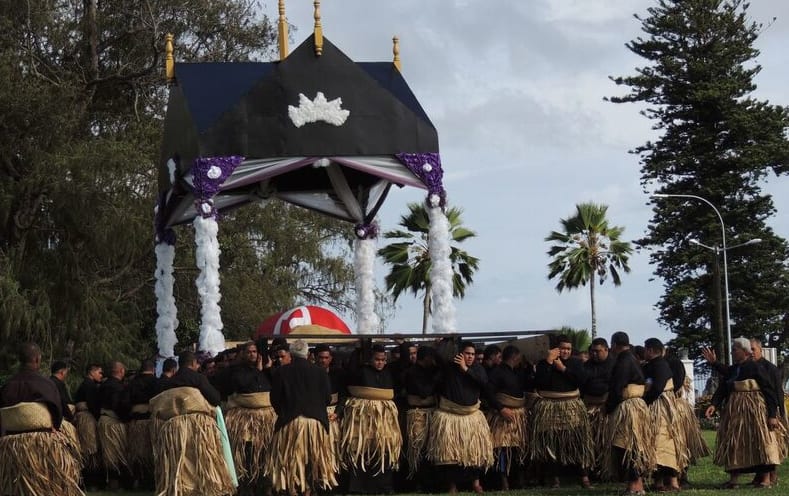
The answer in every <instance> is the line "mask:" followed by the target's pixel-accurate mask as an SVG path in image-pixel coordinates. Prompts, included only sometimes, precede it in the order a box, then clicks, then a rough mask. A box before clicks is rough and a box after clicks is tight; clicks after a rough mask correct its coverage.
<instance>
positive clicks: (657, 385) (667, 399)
mask: <svg viewBox="0 0 789 496" xmlns="http://www.w3.org/2000/svg"><path fill="white" fill-rule="evenodd" d="M663 353H664V347H663V343H661V342H660V340H659V339H657V338H649V339H647V340H646V341H645V342H644V356H645V358H646V363H645V364H644V376H645V379H646V383H647V390H646V392H645V393H644V402H645V403H646V404H647V406H648V407H649V410H650V413H651V417H652V428H653V435H654V436H655V448H656V453H657V471H656V473H655V482H656V483H655V487H656V488H657V489H658V490H659V491H660V490H668V491H679V489H680V487H679V474H680V473H681V472H682V471H684V470H685V468H687V464H688V453H687V440H686V438H685V431H684V430H683V429H682V426H681V425H680V423H679V422H677V419H678V409H677V404H676V402H677V397H676V395H675V394H674V380H673V373H672V371H671V367H670V366H669V364H668V362H667V361H666V359H665V358H664V357H663Z"/></svg>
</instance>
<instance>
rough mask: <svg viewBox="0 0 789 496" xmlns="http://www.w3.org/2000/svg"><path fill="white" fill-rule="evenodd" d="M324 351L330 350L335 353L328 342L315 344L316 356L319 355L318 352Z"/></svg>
mask: <svg viewBox="0 0 789 496" xmlns="http://www.w3.org/2000/svg"><path fill="white" fill-rule="evenodd" d="M324 351H328V352H329V353H330V354H333V353H332V352H331V348H330V347H329V345H328V344H319V345H317V346H315V356H318V353H323V352H324Z"/></svg>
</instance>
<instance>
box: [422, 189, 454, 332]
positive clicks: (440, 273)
mask: <svg viewBox="0 0 789 496" xmlns="http://www.w3.org/2000/svg"><path fill="white" fill-rule="evenodd" d="M427 203H428V205H427V215H428V218H429V219H430V232H429V234H428V250H429V251H430V264H431V265H430V290H431V292H432V294H431V297H432V303H433V306H432V308H433V332H436V333H441V332H454V331H455V330H456V327H457V326H456V324H455V302H454V300H453V294H454V284H453V276H454V272H453V270H452V261H451V260H450V258H449V257H450V255H451V254H452V246H451V245H450V241H451V235H450V232H449V220H448V219H447V216H446V215H444V211H443V210H442V208H441V205H440V198H439V197H438V195H435V194H433V195H430V196H429V197H428V200H427Z"/></svg>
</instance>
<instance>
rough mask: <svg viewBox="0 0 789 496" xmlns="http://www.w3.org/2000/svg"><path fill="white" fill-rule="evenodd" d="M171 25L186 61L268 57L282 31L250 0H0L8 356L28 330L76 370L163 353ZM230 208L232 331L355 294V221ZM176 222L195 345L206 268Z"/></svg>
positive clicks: (186, 329) (6, 360)
mask: <svg viewBox="0 0 789 496" xmlns="http://www.w3.org/2000/svg"><path fill="white" fill-rule="evenodd" d="M168 32H170V33H174V35H175V42H176V58H177V59H178V60H179V61H204V60H211V61H231V60H233V61H245V60H260V59H264V58H266V57H267V56H268V55H269V54H271V53H272V52H273V49H274V42H275V37H276V31H275V28H274V26H273V25H272V23H271V22H270V21H269V19H268V18H267V17H266V16H264V15H261V13H260V12H259V5H258V2H256V1H254V0H197V1H195V0H167V1H164V0H153V1H149V2H138V1H132V0H117V1H112V2H98V1H97V0H85V1H84V2H28V3H27V4H25V5H24V8H20V6H19V5H18V4H15V3H14V2H3V3H0V81H3V84H0V115H2V116H3V117H2V119H0V339H2V340H3V343H4V345H5V346H3V347H2V349H0V363H3V364H8V365H10V364H11V363H12V355H13V353H14V348H15V345H16V344H17V343H19V342H20V341H22V340H34V341H36V342H38V343H39V344H40V345H41V347H42V349H43V351H44V354H45V357H46V358H51V357H58V358H60V357H64V356H69V357H70V358H72V359H74V360H75V361H76V368H77V369H79V368H80V367H81V366H82V365H83V364H84V363H85V362H87V361H102V360H108V359H110V358H114V359H121V360H124V361H126V362H127V365H129V366H133V365H134V364H135V363H136V361H137V360H139V359H140V358H143V356H145V355H149V354H152V353H153V352H154V351H155V346H154V339H155V337H154V336H155V333H154V331H153V329H154V323H155V320H156V315H155V303H154V293H153V286H154V278H153V273H154V256H153V249H152V248H153V228H152V224H153V212H152V210H153V205H154V203H155V198H156V189H157V176H158V172H157V165H158V160H159V157H158V155H159V149H158V148H159V144H160V142H161V134H162V119H163V115H164V110H165V105H166V101H167V91H166V86H165V84H164V53H163V51H164V35H165V33H168ZM225 220H226V222H223V223H222V227H221V229H220V238H221V242H222V243H223V255H222V257H223V258H222V262H223V265H226V267H227V270H226V271H225V272H223V274H222V291H223V294H224V298H223V301H222V305H223V307H224V309H225V313H224V318H225V321H226V325H227V329H228V335H230V336H242V335H243V336H247V335H249V332H250V331H251V328H254V326H255V325H256V323H257V322H258V321H259V320H260V319H262V318H263V317H265V316H266V315H267V313H269V312H271V311H273V310H278V309H281V308H282V307H284V306H288V305H290V304H292V303H293V302H297V301H305V302H317V303H331V304H337V305H339V306H341V307H342V306H343V305H346V306H347V300H348V299H349V298H352V296H353V291H352V290H350V285H351V281H352V275H351V274H352V271H351V270H350V264H348V263H347V261H346V258H345V256H346V255H347V248H346V251H343V248H342V247H347V246H348V242H349V238H348V236H349V234H350V231H351V230H350V229H349V228H348V227H347V226H341V225H340V224H339V223H337V222H335V221H332V220H330V219H328V218H326V217H322V216H319V215H317V214H313V213H310V212H304V211H300V210H298V209H294V208H289V207H286V206H284V205H281V204H276V203H272V204H269V205H267V206H265V207H261V208H257V209H255V208H250V209H243V210H239V211H236V212H231V213H229V214H227V217H226V219H225ZM176 233H177V235H178V237H179V244H178V247H177V256H176V264H177V266H176V302H177V304H178V306H179V318H180V320H181V322H182V325H181V327H180V328H179V330H178V332H179V338H181V341H182V344H188V343H189V342H191V341H192V340H191V339H190V337H191V334H192V333H194V331H195V329H196V327H197V322H196V320H197V318H198V316H199V312H198V311H197V304H198V301H199V300H198V298H197V296H196V294H195V289H194V279H195V278H196V277H197V271H196V268H195V266H194V244H193V243H192V242H191V239H192V233H191V228H190V227H189V226H183V227H179V228H177V229H176ZM288 236H291V237H290V238H289V237H288ZM296 236H298V237H296ZM4 368H5V366H4V367H0V369H4ZM1 371H2V370H0V372H1Z"/></svg>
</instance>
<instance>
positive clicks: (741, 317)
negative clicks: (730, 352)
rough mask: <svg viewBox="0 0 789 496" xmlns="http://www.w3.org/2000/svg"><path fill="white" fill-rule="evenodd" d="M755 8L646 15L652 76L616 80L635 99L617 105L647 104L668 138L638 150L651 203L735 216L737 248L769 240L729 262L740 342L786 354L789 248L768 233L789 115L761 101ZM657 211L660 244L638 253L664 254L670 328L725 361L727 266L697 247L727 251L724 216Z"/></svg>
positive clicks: (693, 4) (655, 233) (681, 2)
mask: <svg viewBox="0 0 789 496" xmlns="http://www.w3.org/2000/svg"><path fill="white" fill-rule="evenodd" d="M747 9H748V4H747V3H745V2H742V1H740V0H726V1H724V0H659V1H658V2H657V4H656V6H654V7H652V8H650V9H648V15H647V16H644V17H641V16H636V18H637V19H638V20H639V21H640V22H641V25H642V30H643V32H644V33H645V34H646V36H645V37H643V38H642V37H639V38H637V39H635V40H633V41H631V42H629V43H628V44H627V45H626V46H627V48H628V49H630V50H631V51H632V52H633V53H635V54H636V55H638V56H640V57H642V58H643V59H644V60H645V61H646V65H645V66H643V67H639V68H637V69H636V74H635V75H632V76H627V77H616V78H612V79H613V81H614V82H615V83H616V84H617V85H623V86H628V87H630V93H629V94H627V95H625V96H621V97H615V98H611V101H613V102H615V103H625V102H641V103H645V104H646V109H645V110H644V111H643V112H642V114H643V115H645V116H646V117H647V118H649V119H651V120H652V121H653V123H654V129H656V130H658V131H659V132H660V133H661V134H660V137H659V138H658V139H657V140H656V141H654V142H652V141H650V142H647V143H646V144H644V145H642V146H639V147H637V148H636V149H635V150H633V151H632V153H635V154H637V155H639V156H640V159H641V183H642V186H643V188H644V190H645V192H652V191H654V192H657V193H664V194H690V195H697V196H701V197H703V198H705V199H707V200H708V201H709V202H711V203H712V204H713V205H715V206H716V207H717V208H718V210H719V211H720V213H721V216H722V217H723V221H724V223H725V227H726V241H727V244H728V245H729V246H734V245H736V244H738V243H741V242H745V241H747V240H750V239H753V238H761V239H762V242H761V243H760V244H754V245H748V246H744V247H740V248H734V249H732V250H729V251H728V252H727V256H728V272H729V293H730V307H731V329H732V336H733V337H736V336H740V335H744V336H748V337H758V338H760V339H763V340H764V341H766V342H769V345H770V346H778V347H782V348H783V349H786V345H787V344H789V333H788V332H787V329H786V323H787V311H789V306H788V304H787V302H788V299H787V297H788V296H789V291H787V289H789V279H788V277H787V266H786V260H787V254H788V252H787V243H786V241H785V240H784V239H782V238H781V237H779V236H777V235H776V234H775V233H774V232H773V230H772V229H771V228H770V227H769V226H768V225H767V224H766V222H767V221H768V220H769V218H770V217H771V216H774V215H775V214H776V210H775V207H774V205H773V201H772V199H771V197H770V196H769V195H767V194H765V193H763V192H762V190H761V187H760V185H761V184H763V181H764V179H765V178H767V176H768V175H770V174H773V173H775V174H781V173H784V172H786V170H787V165H789V142H787V135H786V131H787V127H788V126H789V114H788V113H787V109H786V108H785V107H782V106H777V105H771V104H770V103H769V102H767V101H760V100H757V99H755V98H754V97H752V96H751V95H752V94H753V92H754V91H755V89H756V85H755V83H754V77H755V76H756V75H757V74H758V73H759V71H760V70H761V67H760V66H759V65H758V64H757V63H756V58H757V56H758V55H759V51H758V50H757V49H756V48H755V47H754V42H755V41H756V39H757V37H758V36H759V33H760V31H761V29H762V25H761V24H758V23H755V22H753V21H752V20H751V19H750V18H749V17H748V14H747ZM653 205H654V209H653V212H654V215H653V217H652V219H651V221H650V224H649V227H648V233H647V235H646V236H645V237H644V238H643V239H641V240H639V241H638V242H637V244H638V245H639V246H641V247H660V248H661V249H659V250H655V251H652V252H651V254H650V261H651V263H653V264H656V265H657V269H656V271H655V274H656V275H657V276H660V277H661V278H662V279H663V281H664V283H665V292H664V294H663V296H662V297H661V299H660V301H659V302H658V305H657V306H658V309H659V311H660V317H659V319H660V321H661V322H662V323H663V324H665V325H666V326H668V327H669V328H670V329H671V330H672V331H673V332H674V333H675V334H676V338H675V339H674V343H675V344H676V345H678V346H684V347H688V348H689V349H690V351H691V354H692V355H693V356H698V353H699V348H700V345H702V344H707V345H716V346H717V347H718V349H719V350H721V351H722V350H725V348H726V347H725V343H724V340H725V332H724V329H725V326H726V323H725V316H723V315H721V314H722V312H721V309H720V307H721V306H722V305H721V301H723V298H724V295H723V294H722V293H720V291H722V286H723V285H722V283H721V284H719V283H718V277H719V276H718V274H719V272H718V270H717V269H718V266H717V264H718V262H719V261H718V258H720V257H716V253H715V252H713V251H710V250H706V249H703V248H701V247H699V246H697V245H694V244H691V243H689V241H690V240H691V239H697V240H699V241H700V242H702V243H704V244H707V245H711V246H716V247H720V246H721V245H722V239H721V238H722V236H721V224H720V222H719V220H718V217H717V215H716V214H715V212H714V211H713V209H711V208H710V207H709V206H708V205H706V204H704V203H703V202H701V201H694V200H685V199H682V198H662V199H655V200H653Z"/></svg>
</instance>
